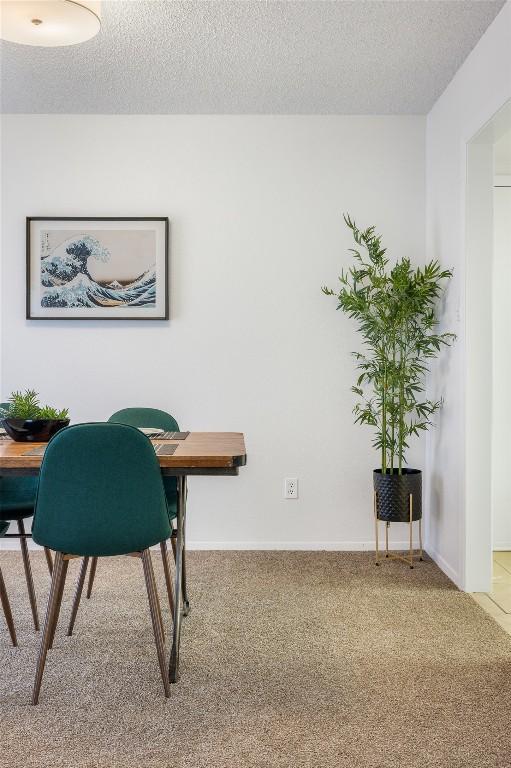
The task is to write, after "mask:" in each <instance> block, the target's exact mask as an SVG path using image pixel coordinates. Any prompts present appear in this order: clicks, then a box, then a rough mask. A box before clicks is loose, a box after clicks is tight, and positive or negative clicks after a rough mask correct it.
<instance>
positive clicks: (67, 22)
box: [0, 0, 101, 48]
mask: <svg viewBox="0 0 511 768" xmlns="http://www.w3.org/2000/svg"><path fill="white" fill-rule="evenodd" d="M0 12H1V25H0V37H2V38H3V39H4V40H9V41H10V42H11V43H21V44H22V45H41V46H48V47H51V48H55V47H57V46H60V45H75V44H76V43H84V42H85V41H86V40H90V39H91V37H94V35H97V34H98V32H99V30H100V29H101V3H100V2H91V0H80V1H79V2H75V1H74V0H31V2H28V1H27V2H26V1H25V0H17V1H13V0H2V2H1V4H0Z"/></svg>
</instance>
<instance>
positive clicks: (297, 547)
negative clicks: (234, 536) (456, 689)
mask: <svg viewBox="0 0 511 768" xmlns="http://www.w3.org/2000/svg"><path fill="white" fill-rule="evenodd" d="M409 545H410V544H409V542H408V541H394V542H389V549H391V550H406V549H408V547H409ZM186 546H187V549H189V550H256V551H257V550H282V551H304V552H314V551H321V552H374V540H372V541H195V540H193V539H192V540H190V541H187V543H186ZM19 548H20V543H19V539H14V538H13V539H0V550H19ZM28 548H29V549H30V550H41V549H42V548H41V547H40V546H39V545H38V544H35V543H34V542H33V541H32V539H28ZM442 570H443V569H442Z"/></svg>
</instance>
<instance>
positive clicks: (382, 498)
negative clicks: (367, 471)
mask: <svg viewBox="0 0 511 768" xmlns="http://www.w3.org/2000/svg"><path fill="white" fill-rule="evenodd" d="M401 471H402V474H401V475H399V474H398V470H397V469H394V470H393V471H392V473H391V474H385V475H383V474H382V471H381V469H375V470H374V472H373V485H374V490H375V493H376V516H377V518H378V520H385V521H386V522H389V523H409V522H410V496H411V497H412V521H413V520H420V519H421V518H422V472H421V471H420V469H402V470H401Z"/></svg>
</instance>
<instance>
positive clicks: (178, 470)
mask: <svg viewBox="0 0 511 768" xmlns="http://www.w3.org/2000/svg"><path fill="white" fill-rule="evenodd" d="M152 442H153V443H159V442H162V441H159V440H158V439H155V440H153V441H152ZM45 445H46V443H16V442H14V441H13V440H0V475H2V474H11V473H16V474H36V473H37V471H38V470H39V468H40V466H41V462H42V459H43V457H42V455H35V456H34V455H33V454H32V455H30V453H28V452H29V451H33V450H34V448H42V447H44V446H45ZM165 445H176V446H177V447H176V450H175V452H174V453H173V454H172V455H171V456H164V455H157V459H158V461H159V464H160V467H161V469H162V472H163V474H237V473H238V468H239V467H242V466H244V465H245V464H246V461H247V456H246V451H245V440H244V437H243V433H242V432H190V434H189V435H188V437H187V438H186V440H166V441H165ZM185 470H186V471H185Z"/></svg>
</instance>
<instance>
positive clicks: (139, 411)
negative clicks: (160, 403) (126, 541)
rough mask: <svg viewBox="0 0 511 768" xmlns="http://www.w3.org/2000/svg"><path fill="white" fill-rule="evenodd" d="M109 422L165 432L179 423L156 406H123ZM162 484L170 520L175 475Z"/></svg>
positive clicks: (173, 508)
mask: <svg viewBox="0 0 511 768" xmlns="http://www.w3.org/2000/svg"><path fill="white" fill-rule="evenodd" d="M108 421H109V422H110V423H115V424H128V425H129V426H131V427H154V428H155V429H164V430H165V431H167V432H179V425H178V423H177V421H176V420H175V418H174V417H173V416H171V415H170V413H166V412H165V411H160V410H159V409H158V408H123V409H122V410H121V411H116V412H115V413H113V414H112V415H111V416H110V418H109V419H108ZM163 485H164V487H165V495H166V496H167V504H168V508H169V515H170V518H171V520H173V519H175V518H176V517H177V480H176V478H175V477H164V478H163ZM171 543H172V551H173V552H174V557H175V555H176V553H175V539H174V538H171ZM166 549H167V544H166V542H162V544H161V555H162V559H163V570H164V574H165V583H166V586H167V594H168V598H169V604H170V612H171V614H172V613H173V596H172V595H173V593H172V577H171V574H170V569H169V567H168V559H167V552H166ZM97 562H98V561H97V558H93V559H92V560H91V564H90V571H89V581H88V584H87V592H86V597H87V598H90V596H91V594H92V586H93V584H94V577H95V575H96V568H97Z"/></svg>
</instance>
